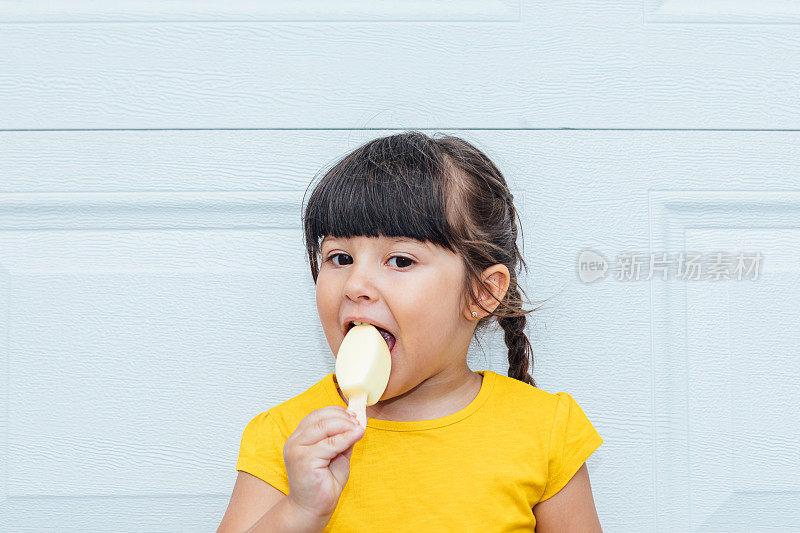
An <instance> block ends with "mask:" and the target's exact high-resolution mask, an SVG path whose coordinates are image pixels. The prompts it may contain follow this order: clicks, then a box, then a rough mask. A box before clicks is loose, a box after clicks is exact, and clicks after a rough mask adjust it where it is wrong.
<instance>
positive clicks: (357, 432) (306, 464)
mask: <svg viewBox="0 0 800 533" xmlns="http://www.w3.org/2000/svg"><path fill="white" fill-rule="evenodd" d="M351 412H352V411H349V410H348V409H347V408H345V407H342V406H340V405H328V406H326V407H322V408H320V409H316V410H314V411H311V412H310V413H309V414H308V415H307V416H306V417H305V418H303V419H302V420H301V421H300V423H299V424H298V425H297V428H296V429H295V430H294V432H293V433H292V434H291V435H289V438H288V439H286V443H285V444H284V446H283V462H284V463H285V465H286V473H287V475H288V477H289V501H290V502H291V503H292V504H293V505H294V506H295V507H296V508H297V509H300V510H303V511H304V512H305V513H310V514H311V516H313V517H315V518H319V519H321V520H326V521H327V520H328V519H330V517H331V515H333V512H334V511H335V510H336V505H337V504H338V503H339V496H341V494H342V490H343V489H344V486H345V484H346V483H347V480H348V478H349V477H350V456H351V455H352V454H353V445H354V444H355V443H356V441H358V440H360V439H361V437H363V436H364V428H363V427H362V426H361V425H360V424H359V423H358V422H357V421H356V419H355V418H354V417H352V416H350V414H349V413H351Z"/></svg>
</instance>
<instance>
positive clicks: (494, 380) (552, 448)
mask: <svg viewBox="0 0 800 533" xmlns="http://www.w3.org/2000/svg"><path fill="white" fill-rule="evenodd" d="M513 199H514V197H513V195H512V194H511V193H510V192H509V190H508V186H507V185H506V182H505V179H504V178H503V175H502V174H501V173H500V171H499V170H498V169H497V167H496V166H495V165H494V164H493V163H492V161H491V160H490V159H489V158H488V157H487V156H486V155H485V154H484V153H483V152H481V151H480V150H478V149H477V148H475V147H474V146H473V145H471V144H470V143H468V142H466V141H464V140H463V139H460V138H458V137H453V136H443V137H439V138H436V136H434V137H433V138H431V137H428V136H427V135H425V134H423V133H420V132H416V131H411V132H405V133H402V134H397V135H391V136H387V137H382V138H378V139H375V140H372V141H370V142H368V143H366V144H364V145H363V146H361V147H359V148H357V149H356V150H354V151H353V152H351V153H350V154H348V155H347V156H345V157H344V158H343V159H342V160H341V161H339V162H338V163H337V164H336V165H335V166H334V167H333V168H332V169H331V170H330V171H328V172H327V173H326V174H325V175H324V177H323V179H322V180H321V181H320V183H319V184H318V185H317V186H316V188H315V189H314V191H313V193H312V194H311V197H310V199H309V202H308V204H307V206H306V209H305V212H304V214H303V221H304V230H305V244H306V247H307V251H308V258H309V262H310V267H311V275H312V277H313V279H314V282H315V284H316V294H317V310H318V312H319V317H320V321H321V323H322V328H323V330H324V331H325V336H326V338H327V341H328V344H329V345H330V348H331V351H332V353H333V354H334V355H335V354H336V353H337V352H338V350H339V346H340V344H341V343H342V340H343V339H344V337H345V335H346V333H347V330H348V327H349V326H350V324H351V322H352V321H359V322H369V323H370V324H373V325H375V326H376V327H379V328H382V329H385V330H386V331H388V332H389V333H391V339H390V340H387V344H388V345H389V347H390V350H391V359H392V368H391V374H390V377H389V382H388V384H387V386H386V391H385V392H384V393H383V396H382V397H381V400H380V401H379V402H377V403H376V404H374V405H370V406H368V407H367V417H368V421H367V426H366V428H364V427H361V426H360V425H359V424H358V422H356V420H355V417H354V415H353V413H352V412H351V411H349V410H348V409H347V405H348V404H347V399H346V397H345V396H344V395H343V394H342V392H341V390H340V389H339V386H338V384H337V382H336V376H335V374H334V373H329V374H327V375H326V376H325V377H324V378H322V379H321V380H320V381H318V382H317V383H316V384H315V385H313V386H312V387H311V388H309V389H308V390H306V391H305V392H303V393H301V394H299V395H297V396H295V397H294V398H291V399H289V400H287V401H285V402H283V403H281V404H279V405H276V406H274V407H272V408H271V409H269V410H268V411H265V412H263V413H261V414H259V415H257V416H256V417H255V418H253V419H252V420H251V421H250V422H249V423H248V424H247V426H246V428H245V429H244V433H243V435H242V439H241V448H240V450H239V458H238V462H237V463H236V469H237V470H238V471H239V477H238V478H237V481H236V485H235V487H234V490H233V495H232V496H231V501H230V503H229V506H228V509H227V511H226V513H225V516H224V518H223V520H222V523H221V524H220V528H219V530H218V531H237V532H239V531H270V532H273V531H342V532H357V531H381V532H384V531H385V532H404V531H410V532H415V533H427V532H439V531H458V532H472V531H474V532H481V533H485V532H489V531H533V530H534V528H535V529H536V531H537V532H540V533H541V532H542V531H545V532H552V531H581V532H592V531H601V529H600V523H599V520H598V518H597V513H596V510H595V505H594V499H593V497H592V491H591V486H590V484H589V476H588V473H587V470H586V466H585V464H584V462H585V460H586V459H587V458H588V457H589V456H590V455H591V454H592V452H593V451H594V450H595V449H597V447H598V446H600V444H602V442H603V439H602V438H601V437H600V435H599V434H598V433H597V431H595V429H594V427H593V426H592V424H591V423H590V422H589V420H588V418H587V417H586V415H585V414H584V413H583V411H582V410H581V408H580V407H579V406H578V404H577V403H576V402H575V400H574V399H573V398H572V396H570V395H569V394H567V393H566V392H559V393H557V394H552V393H549V392H545V391H543V390H541V389H538V388H536V386H535V383H534V380H533V378H532V377H531V376H530V375H529V374H528V364H529V359H530V360H531V363H532V358H533V353H532V349H531V346H530V343H529V342H528V338H527V336H526V335H525V321H526V317H525V316H526V314H527V313H530V312H532V311H534V310H535V309H534V310H528V311H526V310H523V309H522V308H521V304H522V299H521V298H520V293H521V292H522V293H523V294H524V291H522V289H520V287H518V285H517V275H516V270H517V268H516V267H517V264H518V262H520V263H521V264H522V265H524V266H525V267H526V269H527V265H525V261H524V259H523V258H522V257H521V255H520V253H519V250H518V248H517V244H516V239H517V225H516V223H515V217H516V209H515V207H514V203H513ZM495 319H496V320H497V322H498V323H499V325H500V327H502V328H503V330H504V332H505V342H506V345H507V346H508V362H509V369H508V376H504V375H502V374H497V373H495V372H492V371H491V370H479V371H475V372H474V371H472V370H470V369H469V367H468V366H467V363H466V359H467V351H468V348H469V345H470V341H471V339H472V337H473V336H474V335H475V334H476V332H478V331H482V330H483V329H485V328H486V327H487V325H489V323H490V321H492V320H495ZM248 528H249V529H248Z"/></svg>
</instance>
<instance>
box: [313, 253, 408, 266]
mask: <svg viewBox="0 0 800 533" xmlns="http://www.w3.org/2000/svg"><path fill="white" fill-rule="evenodd" d="M340 255H341V256H344V257H348V258H350V259H352V257H350V256H349V255H347V254H331V255H329V256H328V259H326V261H333V258H334V257H337V256H340ZM394 258H397V259H402V260H403V261H407V262H408V264H406V265H401V264H398V265H397V266H398V268H403V269H405V268H407V267H410V266H411V265H413V264H414V263H416V261H414V260H413V259H409V258H408V257H406V256H404V255H393V256H392V257H390V258H389V261H391V260H392V259H394ZM333 264H334V265H336V261H333ZM337 266H342V265H337Z"/></svg>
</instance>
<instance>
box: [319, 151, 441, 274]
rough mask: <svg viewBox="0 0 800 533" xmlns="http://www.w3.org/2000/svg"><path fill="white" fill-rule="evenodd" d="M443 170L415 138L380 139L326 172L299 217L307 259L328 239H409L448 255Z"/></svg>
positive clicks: (432, 153)
mask: <svg viewBox="0 0 800 533" xmlns="http://www.w3.org/2000/svg"><path fill="white" fill-rule="evenodd" d="M446 171H447V165H446V162H445V160H444V157H443V156H442V155H441V153H440V152H439V151H438V150H436V149H435V148H434V147H432V146H430V145H429V144H427V143H425V142H424V141H421V140H420V139H419V138H417V137H413V136H408V137H400V138H398V136H394V137H390V138H380V139H375V140H374V141H372V142H370V143H368V144H366V145H364V146H363V147H361V148H359V149H357V150H355V151H354V152H352V153H350V154H348V155H347V156H346V157H345V158H344V159H342V160H341V161H340V162H339V163H337V164H336V165H335V166H334V167H333V168H332V169H331V170H329V171H328V172H327V173H326V174H325V175H324V177H323V179H322V180H321V181H320V183H319V184H318V185H317V187H316V188H315V189H314V191H313V193H312V194H311V197H310V198H309V202H308V205H307V206H306V212H305V215H304V217H303V218H304V228H305V231H304V233H305V240H306V246H307V249H308V253H309V260H311V261H313V262H316V260H317V255H318V254H319V253H320V243H321V240H322V239H323V238H324V237H326V236H328V235H330V236H332V237H339V238H350V237H357V236H366V237H379V236H384V237H408V238H411V239H415V240H418V241H428V242H431V243H433V244H437V245H439V246H442V247H444V248H447V249H449V250H451V251H454V247H453V246H452V245H451V239H450V238H448V237H449V235H450V229H449V228H448V226H447V215H446V212H445V210H446V201H445V198H444V190H445V181H444V180H445V172H446Z"/></svg>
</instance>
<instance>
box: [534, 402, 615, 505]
mask: <svg viewBox="0 0 800 533" xmlns="http://www.w3.org/2000/svg"><path fill="white" fill-rule="evenodd" d="M556 396H558V403H557V404H556V412H555V417H554V420H553V427H552V429H551V433H550V448H549V453H548V464H547V467H548V468H547V472H548V474H547V484H546V485H545V488H544V492H543V493H542V496H541V497H540V498H539V501H544V500H546V499H548V498H550V497H551V496H553V495H554V494H556V493H557V492H558V491H560V490H561V489H562V488H564V486H565V485H566V484H567V483H568V482H569V480H570V479H572V476H574V475H575V473H576V472H577V471H578V469H579V468H580V467H581V465H582V464H583V463H584V462H585V461H586V459H587V458H588V457H589V456H590V455H591V454H592V453H593V452H594V451H595V450H596V449H597V448H598V447H599V446H600V445H601V444H602V443H603V439H602V437H600V434H599V433H597V430H595V429H594V426H592V423H591V422H589V419H588V418H587V417H586V415H585V414H584V413H583V410H582V409H581V408H580V406H579V405H578V403H577V402H576V401H575V400H574V399H573V398H572V396H570V395H569V394H567V393H566V392H559V393H557V394H556Z"/></svg>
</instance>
